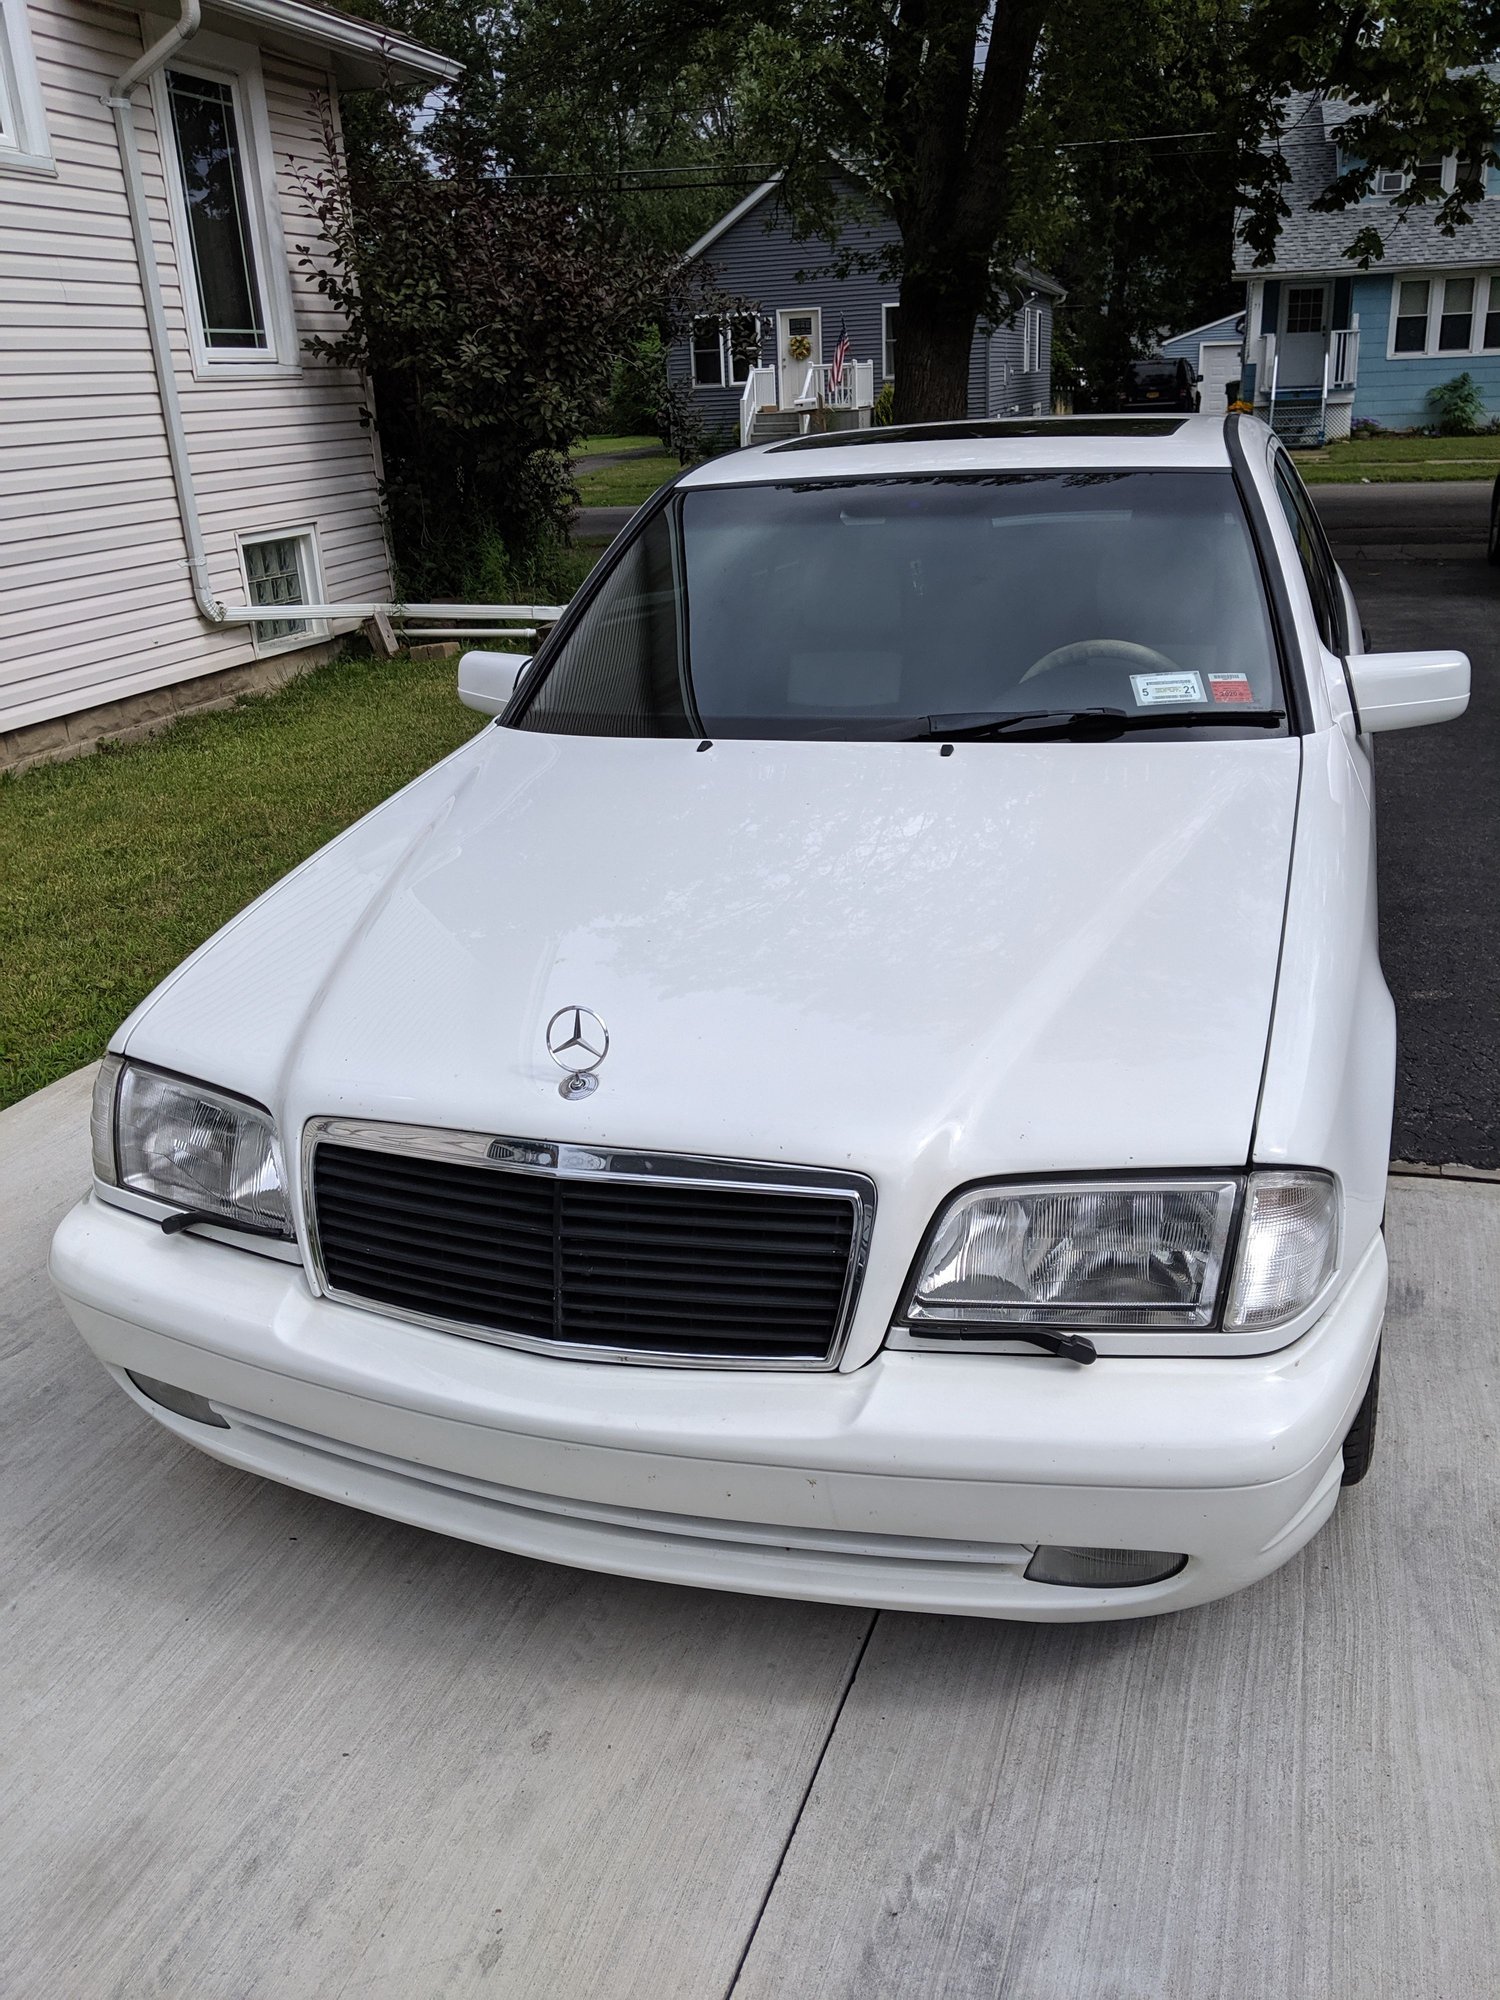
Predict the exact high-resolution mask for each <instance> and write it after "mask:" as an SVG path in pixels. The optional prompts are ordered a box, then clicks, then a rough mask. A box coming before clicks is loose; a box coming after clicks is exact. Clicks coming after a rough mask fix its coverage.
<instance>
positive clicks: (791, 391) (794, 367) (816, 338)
mask: <svg viewBox="0 0 1500 2000" xmlns="http://www.w3.org/2000/svg"><path fill="white" fill-rule="evenodd" d="M822 361H823V313H822V309H821V308H820V307H818V306H799V307H798V308H797V310H796V311H795V312H779V313H777V315H776V366H777V372H778V377H779V380H780V383H781V392H780V395H779V397H778V399H777V400H778V402H779V404H780V407H781V408H782V409H783V410H790V409H794V408H795V407H796V405H797V403H798V402H799V401H802V400H805V401H808V402H816V401H817V392H818V375H817V374H816V372H814V373H813V375H812V379H811V380H809V379H808V374H809V370H813V371H816V370H817V369H819V368H820V367H821V366H822Z"/></svg>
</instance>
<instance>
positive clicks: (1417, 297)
mask: <svg viewBox="0 0 1500 2000" xmlns="http://www.w3.org/2000/svg"><path fill="white" fill-rule="evenodd" d="M1350 113H1351V107H1350V106H1349V105H1347V104H1341V103H1335V102H1333V101H1331V100H1329V99H1326V98H1315V97H1310V96H1309V97H1301V98H1298V99H1296V100H1295V101H1294V102H1293V103H1292V105H1291V106H1290V107H1289V121H1288V123H1289V129H1288V131H1287V133H1286V135H1285V137H1284V138H1283V141H1282V151H1283V153H1284V155H1285V158H1286V162H1287V165H1288V167H1289V168H1290V170H1291V182H1290V185H1289V186H1288V188H1287V199H1288V201H1289V203H1290V205H1291V214H1290V215H1289V216H1288V218H1287V220H1286V221H1285V222H1284V223H1283V225H1282V228H1281V234H1280V236H1279V237H1278V239H1277V243H1276V255H1275V260H1274V262H1273V263H1272V264H1270V265H1269V266H1265V265H1262V266H1261V267H1260V268H1259V269H1256V268H1255V266H1254V265H1253V264H1252V262H1251V258H1250V252H1249V249H1248V247H1247V246H1246V245H1245V244H1244V242H1243V240H1241V241H1240V243H1239V244H1238V247H1237V250H1236V266H1237V269H1236V273H1235V275H1236V276H1237V277H1241V278H1243V279H1244V280H1245V282H1246V286H1247V296H1246V317H1245V327H1246V332H1245V355H1244V366H1243V369H1242V372H1241V388H1240V394H1241V396H1242V397H1243V398H1244V399H1245V400H1247V401H1253V403H1254V406H1255V411H1256V414H1257V415H1258V416H1262V417H1265V418H1266V419H1267V420H1268V421H1269V422H1271V423H1272V424H1273V425H1274V428H1275V429H1276V430H1277V431H1279V432H1280V433H1281V434H1282V435H1283V436H1284V437H1286V438H1287V439H1288V441H1289V442H1293V441H1294V442H1297V443H1308V444H1314V443H1320V442H1322V441H1323V440H1325V439H1330V438H1341V437H1347V436H1348V435H1349V427H1350V424H1351V423H1352V422H1354V421H1356V420H1358V419H1360V418H1372V419H1373V420H1374V421H1375V422H1377V423H1380V424H1383V425H1384V426H1385V427H1386V428H1387V429H1389V430H1411V429H1416V428H1419V427H1420V426H1422V425H1424V424H1430V423H1431V422H1432V420H1433V411H1432V406H1431V405H1430V404H1429V402H1428V400H1427V396H1428V391H1429V390H1431V389H1435V388H1437V387H1438V386H1439V385H1440V384H1441V383H1444V382H1449V381H1451V380H1452V379H1453V377H1454V376H1456V375H1461V374H1464V373H1468V374H1469V375H1471V376H1472V377H1473V379H1474V382H1475V384H1476V385H1477V387H1478V389H1479V393H1480V395H1481V397H1482V398H1483V401H1484V403H1485V406H1486V407H1487V408H1488V409H1490V410H1492V411H1496V412H1500V175H1497V174H1496V172H1495V171H1494V170H1493V169H1491V170H1490V171H1489V172H1488V173H1487V175H1486V185H1485V188H1484V192H1483V195H1482V197H1481V198H1480V199H1479V201H1478V203H1477V205H1476V208H1475V214H1474V220H1473V221H1472V222H1471V223H1470V224H1469V225H1468V227H1467V228H1465V229H1461V230H1460V231H1459V232H1458V234H1457V235H1455V236H1443V235H1441V234H1440V233H1439V232H1438V229H1437V227H1436V225H1435V223H1434V221H1433V217H1432V211H1431V210H1430V209H1428V208H1422V207H1417V208H1410V209H1407V210H1405V211H1404V212H1403V211H1401V210H1399V209H1393V208H1392V206H1391V203H1392V198H1393V197H1394V196H1395V195H1397V194H1399V193H1401V192H1402V190H1403V189H1404V188H1405V187H1406V186H1407V185H1408V182H1409V180H1410V178H1411V176H1409V175H1406V174H1400V173H1383V174H1381V175H1379V176H1378V179H1377V183H1376V188H1375V191H1374V192H1373V193H1371V194H1370V195H1368V196H1367V197H1366V198H1365V200H1364V201H1363V202H1361V203H1359V204H1356V206H1354V207H1352V208H1347V209H1344V210H1343V211H1342V212H1341V213H1337V214H1333V215H1317V214H1314V213H1313V210H1312V207H1311V203H1312V201H1313V198H1314V197H1315V196H1316V195H1317V194H1319V193H1320V192H1321V191H1322V189H1323V188H1325V187H1327V185H1328V184H1329V182H1330V181H1331V180H1333V178H1334V176H1335V175H1336V174H1338V173H1339V172H1340V171H1342V170H1343V169H1344V168H1347V167H1348V166H1349V165H1350V164H1351V163H1352V162H1351V158H1350V156H1348V155H1347V154H1345V153H1343V152H1342V151H1341V149H1340V146H1339V130H1340V127H1341V126H1342V125H1343V124H1344V122H1345V120H1346V119H1347V118H1348V117H1349V116H1350ZM1458 172H1459V162H1458V161H1457V160H1455V159H1453V158H1452V157H1449V158H1448V159H1445V160H1426V161H1423V162H1422V163H1421V164H1420V165H1418V167H1417V168H1416V170H1415V177H1416V178H1417V179H1418V180H1419V181H1422V180H1425V181H1430V182H1432V184H1433V185H1434V186H1441V187H1442V188H1444V189H1451V188H1452V187H1453V186H1454V185H1455V175H1456V174H1457V173H1458ZM1371 223H1373V224H1374V225H1375V226H1376V227H1377V228H1379V229H1380V230H1381V233H1382V235H1383V236H1384V237H1385V245H1386V249H1385V260H1384V262H1383V263H1381V264H1380V265H1378V266H1377V267H1375V268H1374V269H1372V270H1369V271H1361V270H1358V269H1356V268H1355V267H1354V265H1352V264H1351V263H1350V262H1349V260H1348V259H1347V258H1346V257H1345V256H1344V255H1343V249H1344V245H1345V244H1346V243H1348V242H1349V240H1350V238H1351V237H1352V236H1353V235H1354V233H1355V231H1356V230H1358V229H1362V228H1365V227H1366V226H1368V225H1369V224H1371ZM1206 407H1207V405H1206V404H1205V408H1206Z"/></svg>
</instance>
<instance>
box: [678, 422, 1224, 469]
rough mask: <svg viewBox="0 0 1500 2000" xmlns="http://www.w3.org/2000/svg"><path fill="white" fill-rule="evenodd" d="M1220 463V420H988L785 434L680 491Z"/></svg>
mask: <svg viewBox="0 0 1500 2000" xmlns="http://www.w3.org/2000/svg"><path fill="white" fill-rule="evenodd" d="M1228 464H1229V451H1228V447H1227V446H1226V444H1225V442H1224V419H1223V418H1222V417H1219V416H1179V415H1177V414H1175V413H1169V412H1163V414H1162V415H1160V416H1156V415H1152V416H1138V417H994V418H977V419H975V420H973V421H972V422H964V423H947V424H903V425H889V426H886V425H876V426H873V427H870V428H867V429H864V430H847V431H826V432H823V433H821V434H813V435H810V436H807V437H798V438H784V439H782V440H780V441H779V442H778V443H776V444H765V445H752V446H750V447H749V448H748V449H747V450H744V451H734V452H726V453H725V454H724V455H723V456H722V457H721V458H713V459H710V460H709V461H708V462H707V464H705V465H700V466H696V467H694V469H693V470H692V471H691V472H689V473H685V474H684V475H683V477H682V478H681V479H680V480H679V481H678V486H679V488H682V487H694V486H742V485H749V484H752V483H756V482H768V481H771V480H776V481H782V480H788V479H796V480H803V479H858V478H878V477H882V476H884V477H890V476H891V475H892V474H899V473H903V472H927V473H932V472H1056V471H1072V470H1075V469H1078V470H1088V469H1091V468H1105V467H1108V468H1109V469H1110V470H1112V471H1117V472H1122V471H1136V470H1148V469H1157V470H1162V471H1165V470H1172V471H1177V470H1189V469H1201V468H1203V467H1219V468H1222V467H1224V466H1227V465H1228Z"/></svg>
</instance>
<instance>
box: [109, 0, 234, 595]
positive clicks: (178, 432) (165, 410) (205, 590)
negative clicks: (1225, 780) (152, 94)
mask: <svg viewBox="0 0 1500 2000" xmlns="http://www.w3.org/2000/svg"><path fill="white" fill-rule="evenodd" d="M181 4H182V13H181V15H180V16H179V18H178V19H177V20H176V21H175V22H174V23H173V25H172V26H171V27H170V28H168V30H167V32H166V33H165V34H164V35H163V36H162V37H161V38H160V40H158V41H155V42H153V43H152V44H151V46H150V48H148V49H146V50H145V51H144V53H143V54H141V55H140V56H138V57H137V58H136V60H135V61H134V62H133V63H132V64H131V65H130V67H129V69H127V70H126V72H125V74H124V75H123V76H121V77H120V78H119V79H118V80H117V81H116V83H115V86H114V88H113V89H112V90H111V91H110V93H109V95H108V96H107V97H106V98H105V100H104V101H105V103H106V104H107V105H108V106H109V108H110V110H111V112H112V113H113V114H114V121H115V136H116V138H117V140H118V141H119V147H120V164H121V165H122V166H123V168H124V170H125V204H126V207H127V208H128V209H129V211H130V233H131V235H132V236H133V237H134V238H135V258H136V263H137V265H138V266H139V269H140V274H141V292H142V295H143V297H144V299H145V302H146V330H147V333H148V334H149V336H150V340H151V360H152V363H153V365H154V367H155V370H156V388H157V394H158V395H159V397H160V399H161V414H162V422H163V423H164V424H165V425H166V431H167V457H168V459H169V460H170V462H171V466H172V485H173V488H174V490H175V492H176V495H177V513H178V517H179V519H180V520H181V522H182V539H183V542H184V544H185V545H186V548H187V565H188V579H189V581H190V582H191V584H192V586H193V599H194V602H195V603H196V604H197V606H198V610H199V612H200V613H201V615H202V616H203V617H204V618H206V619H207V620H208V622H209V624H210V625H218V624H221V623H222V622H223V618H224V606H223V605H222V604H220V603H219V602H218V600H217V599H216V598H215V596H214V594H213V591H212V590H211V589H210V587H209V581H208V555H207V552H206V550H205V549H204V546H203V530H202V528H201V527H200V526H199V522H198V498H197V494H196V493H195V492H194V489H193V465H192V460H191V458H190V457H189V456H188V441H187V432H186V431H185V430H184V429H183V425H182V403H181V401H180V399H179V397H178V394H177V371H176V367H175V364H174V362H173V359H172V342H171V337H170V335H169V334H168V332H167V313H166V307H165V306H164V305H163V303H162V296H161V277H160V273H159V272H158V271H157V268H156V244H155V242H154V241H153V239H152V235H151V215H150V211H149V209H148V208H147V206H146V183H145V181H144V180H143V178H142V176H141V159H140V154H139V153H138V151H137V150H136V143H135V110H134V107H133V106H132V104H131V101H130V93H131V92H132V91H133V90H134V89H135V88H136V86H137V85H138V84H141V83H145V82H146V81H147V79H148V78H150V77H152V76H154V75H155V73H156V72H157V70H159V69H160V68H161V66H162V64H163V63H164V62H165V61H166V60H167V58H168V56H170V55H171V53H172V51H173V50H174V49H176V48H180V47H181V45H182V44H183V43H184V42H185V41H187V40H188V39H189V38H190V37H191V36H193V35H195V34H197V32H198V27H199V24H200V22H201V20H202V6H201V0H181ZM163 143H164V144H165V141H163Z"/></svg>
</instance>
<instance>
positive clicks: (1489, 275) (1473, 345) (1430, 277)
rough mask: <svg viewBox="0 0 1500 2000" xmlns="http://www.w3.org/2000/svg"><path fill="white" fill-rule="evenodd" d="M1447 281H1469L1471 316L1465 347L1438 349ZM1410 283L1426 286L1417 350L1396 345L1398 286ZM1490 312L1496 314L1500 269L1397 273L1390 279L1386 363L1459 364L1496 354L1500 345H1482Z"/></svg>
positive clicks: (1499, 350) (1498, 300) (1499, 310)
mask: <svg viewBox="0 0 1500 2000" xmlns="http://www.w3.org/2000/svg"><path fill="white" fill-rule="evenodd" d="M1450 278H1472V279H1473V281H1474V313H1473V318H1472V320H1471V322H1470V326H1469V345H1468V346H1467V347H1439V346H1438V331H1439V328H1440V327H1441V325H1442V319H1443V300H1444V297H1445V294H1446V291H1447V285H1448V280H1449V279H1450ZM1413 281H1416V282H1420V283H1425V284H1426V286H1427V336H1426V339H1425V340H1424V342H1423V344H1422V346H1421V347H1420V348H1417V347H1411V348H1401V349H1398V348H1397V346H1396V313H1397V309H1398V307H1399V306H1400V303H1401V287H1402V285H1403V284H1409V283H1411V282H1413ZM1491 310H1494V311H1496V312H1500V268H1496V269H1494V270H1490V271H1484V270H1477V271H1469V270H1465V271H1397V272H1396V273H1394V274H1393V276H1392V278H1391V310H1390V317H1389V319H1388V320H1387V322H1386V345H1385V354H1386V359H1387V361H1461V360H1462V359H1463V358H1464V356H1465V355H1469V356H1473V355H1480V354H1500V342H1497V343H1496V344H1495V345H1494V346H1493V347H1486V345H1485V343H1484V322H1485V319H1486V318H1487V316H1488V315H1489V313H1490V312H1491Z"/></svg>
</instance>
